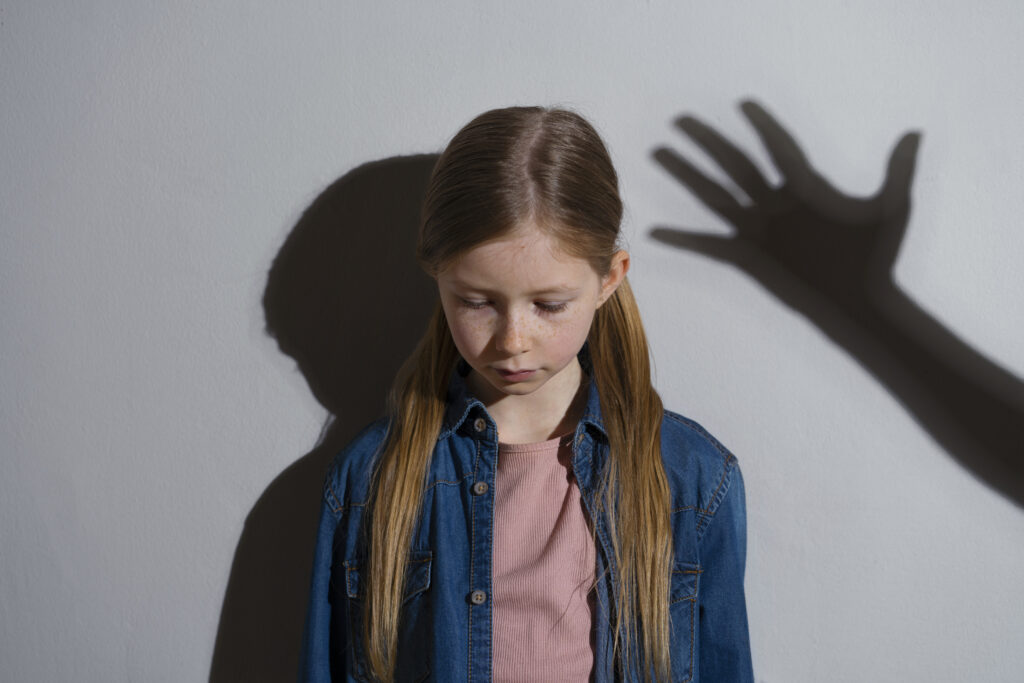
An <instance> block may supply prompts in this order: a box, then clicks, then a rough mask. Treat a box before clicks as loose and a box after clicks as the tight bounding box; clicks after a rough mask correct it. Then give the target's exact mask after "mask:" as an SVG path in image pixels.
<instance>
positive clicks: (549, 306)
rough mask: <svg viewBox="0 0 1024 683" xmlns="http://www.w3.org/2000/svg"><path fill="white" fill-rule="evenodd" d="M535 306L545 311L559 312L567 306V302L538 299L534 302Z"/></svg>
mask: <svg viewBox="0 0 1024 683" xmlns="http://www.w3.org/2000/svg"><path fill="white" fill-rule="evenodd" d="M534 305H535V306H536V307H537V308H539V309H540V310H542V311H544V312H545V313H560V312H562V311H564V310H565V309H566V307H568V305H569V304H568V302H565V301H561V302H559V303H551V302H547V301H538V302H536V303H535V304H534Z"/></svg>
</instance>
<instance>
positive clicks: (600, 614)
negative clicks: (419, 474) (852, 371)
mask: <svg viewBox="0 0 1024 683" xmlns="http://www.w3.org/2000/svg"><path fill="white" fill-rule="evenodd" d="M460 366H461V367H460V368H459V369H457V370H456V371H454V372H453V373H452V379H451V386H450V389H449V393H448V406H447V411H446V415H445V418H444V422H443V424H442V428H441V431H440V434H439V436H438V439H437V446H436V447H435V449H434V455H433V459H432V461H431V464H430V467H429V472H428V476H427V482H426V489H425V491H424V495H423V505H422V508H421V512H422V514H421V515H420V518H419V521H418V522H417V527H416V529H414V532H413V538H412V547H411V550H410V553H409V558H408V563H407V565H406V580H405V593H404V595H403V598H402V608H401V609H402V612H401V619H400V622H399V641H398V658H397V663H396V675H395V680H396V681H400V682H404V681H426V680H433V681H473V682H479V683H485V682H488V681H491V680H492V677H491V654H492V645H493V639H492V628H491V620H492V609H491V601H490V595H491V561H492V555H491V549H492V546H493V542H494V482H495V476H496V473H497V465H498V462H497V458H498V433H497V429H496V427H495V423H494V420H493V419H491V416H490V415H489V414H488V413H487V410H486V409H485V408H484V406H483V404H482V403H481V402H480V401H479V400H477V399H476V398H474V397H473V396H472V395H471V394H470V393H469V391H468V389H467V387H466V384H465V381H464V378H463V373H464V372H465V370H466V369H467V366H465V365H464V364H462V363H460ZM585 367H586V365H585ZM589 384H590V390H589V396H588V399H587V405H586V409H585V412H584V415H583V417H582V419H581V420H580V421H579V423H578V425H577V427H576V431H575V434H574V440H573V459H572V465H573V473H574V475H575V477H576V481H577V484H578V485H579V488H580V494H581V499H582V500H583V503H584V505H585V507H586V511H587V513H588V517H589V518H590V519H591V520H594V516H593V512H594V510H595V503H596V499H597V496H598V495H599V494H598V492H597V491H596V489H597V485H598V482H599V477H600V473H601V471H602V466H603V464H604V461H605V459H606V458H607V457H608V445H607V444H608V440H607V434H606V432H605V429H604V426H603V424H602V421H601V409H600V401H599V399H598V395H597V390H596V387H595V383H594V382H590V383H589ZM386 433H387V423H386V421H385V420H384V419H381V420H378V421H377V422H375V423H373V424H371V425H370V426H369V427H367V428H366V429H365V430H364V431H363V432H362V433H361V434H360V435H359V436H357V437H356V438H355V439H354V440H353V441H352V443H350V444H349V445H348V446H347V447H346V448H345V449H344V450H343V451H342V452H341V453H340V454H339V455H338V456H337V458H336V459H335V461H334V463H333V465H332V466H331V469H330V471H329V473H328V475H327V478H326V481H325V484H324V491H323V493H324V495H323V503H322V512H321V518H320V526H319V532H318V536H317V544H316V555H315V559H314V566H313V576H312V589H311V594H310V601H309V610H308V614H307V620H306V631H305V635H304V638H303V651H302V663H301V671H300V680H302V681H316V682H318V683H319V682H321V681H367V680H370V679H369V675H368V669H367V663H366V659H365V654H364V649H363V646H362V638H363V636H362V599H363V596H362V591H361V589H360V583H361V582H362V581H365V575H361V574H360V571H361V570H362V569H363V568H364V566H365V565H364V563H365V557H366V548H365V545H364V544H363V543H362V542H361V538H362V537H361V536H360V534H359V533H358V530H359V525H360V522H361V521H362V519H363V515H364V514H368V510H367V506H366V502H367V497H368V489H369V484H370V479H371V472H372V468H373V465H374V461H375V456H376V455H377V453H378V449H379V447H380V446H381V445H382V443H383V441H384V439H385V436H386ZM661 450H662V459H663V461H664V466H665V473H666V475H667V477H668V483H669V488H670V491H671V504H672V543H673V549H674V554H675V557H674V566H673V569H672V577H671V584H670V589H669V615H670V621H671V628H670V633H671V635H670V647H671V651H670V659H671V667H672V673H671V680H672V681H691V682H696V681H704V682H706V683H733V682H741V683H745V682H752V681H753V673H752V670H751V661H750V647H749V641H748V635H747V614H746V603H745V598H744V592H743V571H744V564H745V557H746V512H745V503H744V491H743V479H742V477H741V475H740V470H739V467H738V465H737V463H736V458H735V457H734V456H733V455H732V454H731V453H730V452H729V451H728V450H726V449H725V448H724V447H723V446H722V445H721V444H720V443H719V442H718V441H717V440H715V438H714V437H712V436H711V435H710V434H708V433H707V432H706V431H704V429H703V428H702V427H701V426H700V425H698V424H697V423H696V422H693V421H692V420H688V419H686V418H685V417H682V416H681V415H678V414H676V413H673V412H670V411H665V413H664V417H663V419H662V423H661ZM481 483H482V484H486V486H483V485H481ZM594 523H595V525H596V531H597V544H598V547H597V566H596V568H595V570H596V576H597V577H598V581H597V585H596V594H597V595H596V600H595V603H594V604H595V613H594V634H593V640H592V642H593V644H594V652H595V661H594V671H593V676H592V680H593V681H595V683H606V682H609V683H610V682H611V681H622V680H625V681H640V680H643V677H642V676H641V675H640V674H641V672H639V671H636V670H632V671H627V672H624V671H621V670H619V669H618V667H617V666H616V664H615V663H614V661H613V652H612V644H613V635H612V628H611V621H610V620H612V619H614V611H613V607H614V597H613V596H614V595H615V590H614V586H615V585H616V581H617V568H616V565H615V561H614V557H613V556H612V548H611V543H610V539H609V530H608V526H607V523H606V520H604V519H602V518H598V519H596V520H595V521H594Z"/></svg>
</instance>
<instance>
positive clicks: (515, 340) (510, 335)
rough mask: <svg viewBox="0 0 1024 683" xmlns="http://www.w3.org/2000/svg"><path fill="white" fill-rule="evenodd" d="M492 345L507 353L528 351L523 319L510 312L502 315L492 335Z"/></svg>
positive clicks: (513, 353) (528, 345)
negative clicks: (498, 325)
mask: <svg viewBox="0 0 1024 683" xmlns="http://www.w3.org/2000/svg"><path fill="white" fill-rule="evenodd" d="M494 346H495V347H496V348H497V350H498V351H500V352H501V353H507V354H509V355H515V354H520V353H524V352H525V351H528V350H529V348H530V342H529V339H528V338H527V334H526V327H525V325H524V324H523V321H522V320H520V319H519V318H518V317H516V316H515V315H512V314H511V313H508V314H506V315H504V316H502V319H501V324H500V327H499V328H498V330H497V332H496V334H495V335H494Z"/></svg>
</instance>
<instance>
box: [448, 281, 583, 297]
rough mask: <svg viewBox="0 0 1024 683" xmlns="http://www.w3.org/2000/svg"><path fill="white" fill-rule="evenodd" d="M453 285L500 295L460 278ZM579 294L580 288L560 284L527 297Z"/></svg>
mask: <svg viewBox="0 0 1024 683" xmlns="http://www.w3.org/2000/svg"><path fill="white" fill-rule="evenodd" d="M452 284H454V285H455V286H456V287H458V288H460V289H469V290H472V291H474V292H479V293H481V294H487V295H491V294H499V293H500V292H497V291H496V290H492V289H488V288H487V287H479V286H477V285H474V284H473V283H471V282H465V281H464V280H459V279H458V278H454V279H453V280H452ZM578 292H579V287H573V286H572V285H568V284H559V285H551V286H549V287H544V288H542V289H537V290H534V291H532V292H527V294H526V295H527V296H541V295H544V294H563V295H567V294H576V293H578Z"/></svg>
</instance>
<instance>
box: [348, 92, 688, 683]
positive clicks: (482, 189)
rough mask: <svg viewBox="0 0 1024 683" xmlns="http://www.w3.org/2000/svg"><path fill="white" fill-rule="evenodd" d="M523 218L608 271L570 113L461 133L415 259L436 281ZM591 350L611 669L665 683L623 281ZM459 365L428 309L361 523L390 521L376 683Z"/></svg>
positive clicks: (634, 321) (372, 644) (377, 602)
mask: <svg viewBox="0 0 1024 683" xmlns="http://www.w3.org/2000/svg"><path fill="white" fill-rule="evenodd" d="M526 219H532V220H533V221H535V222H536V223H537V224H538V225H541V226H543V229H545V230H547V231H549V232H550V233H551V234H552V235H553V236H554V237H555V238H556V240H557V241H558V243H559V244H560V245H562V247H563V248H564V249H565V250H566V251H567V252H568V253H570V254H572V255H574V256H576V257H578V258H583V259H586V260H587V261H588V262H589V263H590V264H591V265H592V266H593V268H594V270H595V271H596V272H597V273H598V274H599V275H601V276H604V275H606V274H607V273H608V272H609V269H610V266H611V259H612V256H613V254H614V253H615V251H616V250H617V249H618V237H619V226H620V223H621V221H622V201H621V199H620V198H619V192H618V178H617V176H616V174H615V169H614V167H613V165H612V162H611V159H610V157H609V155H608V151H607V149H606V148H605V146H604V143H603V142H602V141H601V138H600V136H598V134H597V132H596V131H595V130H594V128H593V127H592V126H591V125H590V124H589V123H588V122H587V121H586V120H585V119H583V118H582V117H581V116H579V115H578V114H576V113H574V112H571V111H566V110H562V109H542V108H537V107H512V108H507V109H496V110H492V111H489V112H485V113H484V114H481V115H480V116H478V117H476V118H475V119H473V120H472V121H471V122H469V123H468V124H467V125H466V126H465V127H464V128H463V129H462V130H460V131H459V132H458V133H457V134H456V135H455V137H454V138H453V139H452V141H451V142H450V143H449V144H448V147H447V148H446V149H445V151H444V152H443V153H442V154H441V156H440V158H439V159H438V161H437V165H436V166H435V167H434V172H433V174H432V176H431V180H430V184H429V186H428V189H427V193H426V197H425V199H424V202H423V214H422V222H421V226H420V239H419V247H418V252H417V255H418V258H419V260H420V263H421V264H422V266H423V268H424V269H425V270H426V271H427V273H429V274H430V275H432V276H436V275H437V273H439V272H440V271H441V270H443V268H444V267H445V266H446V265H447V264H449V263H451V262H452V261H453V260H454V259H456V258H458V257H459V256H460V255H461V254H463V253H465V252H466V251H468V250H469V249H471V248H473V247H475V246H477V245H479V244H481V243H483V242H485V241H489V240H493V239H495V238H497V237H500V236H502V235H505V234H508V233H509V232H510V231H511V230H513V229H514V228H515V227H516V226H517V225H518V224H520V223H521V222H522V221H524V220H526ZM587 346H588V349H589V352H590V358H591V363H592V366H593V367H592V370H593V373H592V381H594V382H596V384H597V389H598V393H599V396H600V401H601V412H602V415H603V418H604V426H605V430H606V431H607V433H608V442H609V444H608V446H609V457H608V459H607V462H606V465H605V469H604V472H603V479H602V481H601V485H600V489H599V490H600V492H601V495H600V496H599V502H598V512H596V513H595V514H597V515H599V516H603V517H604V519H605V520H606V523H607V525H608V528H609V531H610V537H611V541H612V548H613V553H614V566H615V567H616V568H617V579H618V580H617V585H616V586H615V587H614V589H615V618H614V650H615V656H616V661H617V662H618V666H619V667H620V668H628V669H632V668H634V666H633V664H634V663H638V664H639V670H641V671H643V672H644V673H643V675H644V677H645V678H646V679H651V678H652V677H653V679H654V680H658V681H661V680H667V679H668V676H669V667H670V662H669V648H668V641H669V618H668V605H669V579H670V576H671V561H672V538H671V526H670V514H671V511H670V494H669V488H668V481H667V479H666V477H665V471H664V467H663V465H662V461H661V448H660V443H661V441H660V435H661V418H662V404H661V399H660V398H659V396H658V394H657V392H656V391H655V390H654V388H653V386H652V385H651V371H650V359H649V350H648V345H647V338H646V336H645V334H644V330H643V325H642V323H641V321H640V312H639V310H638V308H637V305H636V301H635V300H634V298H633V294H632V291H631V289H630V286H629V283H628V282H627V281H625V280H623V282H622V283H621V284H620V285H619V287H618V289H617V290H616V292H615V293H614V294H613V295H612V297H611V298H610V299H608V300H607V301H606V302H605V303H604V305H602V306H601V307H600V308H599V309H598V310H597V313H596V315H595V317H594V322H593V325H592V327H591V329H590V333H589V336H588V344H587ZM458 358H459V356H458V351H457V350H456V348H455V344H454V342H453V341H452V338H451V333H450V332H449V329H448V325H447V322H446V320H445V317H444V313H443V311H442V309H441V307H440V305H438V306H437V307H436V308H435V310H434V315H433V317H432V319H431V321H430V323H429V326H428V329H427V331H426V333H425V334H424V336H423V338H422V339H421V340H420V342H419V344H418V346H417V347H416V350H415V351H414V352H413V354H412V355H411V356H410V357H409V359H408V360H407V361H406V363H405V365H404V366H403V368H402V370H401V371H400V372H399V374H398V377H397V378H396V380H395V383H394V386H393V387H392V391H391V394H390V398H389V413H390V418H391V420H390V428H389V432H388V438H387V441H386V443H385V445H384V447H383V450H382V452H381V455H380V457H379V460H378V462H377V466H376V470H375V476H374V484H373V493H372V498H371V501H370V519H377V520H387V521H386V523H378V524H373V525H372V527H371V528H370V529H368V530H367V532H368V539H369V545H370V549H369V558H368V559H369V571H368V573H367V574H366V576H367V577H368V579H369V581H368V586H367V589H366V601H365V605H366V610H365V613H364V615H363V616H364V621H363V636H364V643H365V649H366V653H367V658H368V664H369V668H370V670H371V672H372V673H373V675H374V676H375V677H376V678H377V679H379V680H382V681H390V680H392V678H393V676H394V671H395V664H396V658H397V656H398V652H397V643H398V627H399V619H400V612H401V609H400V608H401V596H402V593H403V589H404V585H403V584H404V581H405V564H406V560H407V558H408V552H409V548H410V544H411V542H412V535H413V531H414V528H415V526H416V523H417V521H418V517H419V511H420V506H421V504H422V500H423V489H424V486H425V483H426V480H427V473H428V470H429V465H430V462H431V458H432V455H433V451H434V446H435V444H436V442H437V437H438V434H439V433H440V428H441V421H442V418H443V415H444V410H445V397H446V391H447V388H448V381H449V377H450V375H451V372H452V370H453V369H454V367H455V364H456V362H457V361H458ZM592 521H593V520H592Z"/></svg>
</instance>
